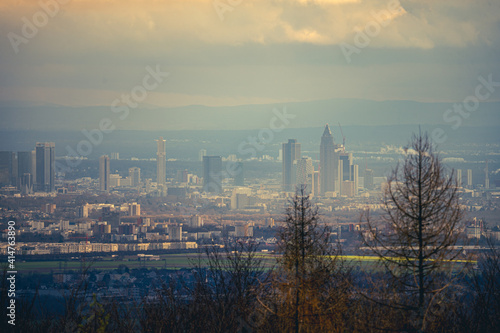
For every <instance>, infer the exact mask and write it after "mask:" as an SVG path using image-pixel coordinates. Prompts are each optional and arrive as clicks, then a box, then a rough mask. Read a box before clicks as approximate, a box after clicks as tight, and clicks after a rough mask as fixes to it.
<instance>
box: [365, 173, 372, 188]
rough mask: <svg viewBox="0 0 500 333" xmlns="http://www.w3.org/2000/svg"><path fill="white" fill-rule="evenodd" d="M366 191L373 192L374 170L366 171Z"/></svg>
mask: <svg viewBox="0 0 500 333" xmlns="http://www.w3.org/2000/svg"><path fill="white" fill-rule="evenodd" d="M365 189H367V190H373V170H372V169H366V170H365Z"/></svg>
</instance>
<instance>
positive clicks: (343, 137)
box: [339, 122, 345, 153]
mask: <svg viewBox="0 0 500 333" xmlns="http://www.w3.org/2000/svg"><path fill="white" fill-rule="evenodd" d="M339 127H340V134H342V147H343V148H342V149H343V150H344V151H343V152H344V153H345V135H344V132H343V131H342V126H340V122H339Z"/></svg>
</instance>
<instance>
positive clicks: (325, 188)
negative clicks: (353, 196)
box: [319, 124, 343, 194]
mask: <svg viewBox="0 0 500 333" xmlns="http://www.w3.org/2000/svg"><path fill="white" fill-rule="evenodd" d="M340 151H341V148H339V147H338V146H337V145H336V144H335V143H334V142H333V136H332V132H331V131H330V127H329V126H328V124H326V126H325V130H324V131H323V136H322V137H321V145H320V152H319V165H320V170H319V172H320V190H321V192H320V193H321V194H325V193H326V192H334V191H337V192H338V193H340V191H341V182H342V173H341V170H342V167H343V166H342V165H340V160H339V154H340Z"/></svg>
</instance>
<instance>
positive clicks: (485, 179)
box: [484, 160, 490, 189]
mask: <svg viewBox="0 0 500 333" xmlns="http://www.w3.org/2000/svg"><path fill="white" fill-rule="evenodd" d="M488 173H489V172H488V160H486V168H485V169H484V174H485V175H484V188H486V189H489V188H490V179H489V177H488Z"/></svg>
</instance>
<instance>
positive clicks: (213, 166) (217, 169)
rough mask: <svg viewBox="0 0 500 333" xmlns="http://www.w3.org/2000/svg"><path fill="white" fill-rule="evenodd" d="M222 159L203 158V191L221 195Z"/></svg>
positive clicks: (218, 157) (217, 157)
mask: <svg viewBox="0 0 500 333" xmlns="http://www.w3.org/2000/svg"><path fill="white" fill-rule="evenodd" d="M222 177H223V174H222V157H221V156H203V191H204V192H211V193H222Z"/></svg>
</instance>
